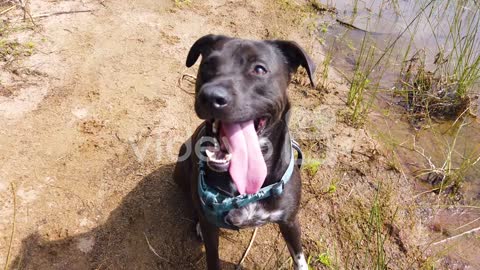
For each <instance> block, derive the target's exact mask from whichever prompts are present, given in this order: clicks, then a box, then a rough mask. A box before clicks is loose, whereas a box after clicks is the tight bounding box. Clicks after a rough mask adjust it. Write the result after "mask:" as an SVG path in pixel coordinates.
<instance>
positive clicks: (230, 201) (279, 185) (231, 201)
mask: <svg viewBox="0 0 480 270" xmlns="http://www.w3.org/2000/svg"><path fill="white" fill-rule="evenodd" d="M291 147H292V152H291V155H290V162H289V164H288V167H287V170H286V171H285V173H284V174H283V176H282V178H281V179H280V181H278V182H276V183H274V184H271V185H268V186H266V187H263V188H261V189H260V190H259V191H258V192H257V193H255V194H243V195H239V196H236V197H229V196H226V195H224V194H222V193H220V192H219V191H218V190H216V189H214V188H211V187H209V186H208V185H207V183H206V181H205V176H206V171H205V166H206V162H205V161H204V160H202V159H200V160H199V163H198V166H199V175H198V195H199V197H200V201H201V204H202V209H203V211H204V214H205V216H206V217H207V219H208V220H209V221H210V222H211V223H214V224H216V225H217V226H219V227H223V228H228V229H238V228H237V227H236V226H233V225H231V224H228V223H227V222H226V221H225V216H226V215H227V214H228V212H230V210H232V209H237V208H242V207H244V206H246V205H247V204H249V203H253V202H256V201H259V200H262V199H265V198H268V197H270V196H272V195H273V196H278V195H280V194H282V193H283V190H284V188H285V184H286V183H287V182H288V181H289V180H290V178H291V177H292V174H293V170H294V165H295V156H294V152H293V149H295V150H296V151H297V166H298V168H300V167H301V165H302V160H303V155H302V151H301V150H300V146H299V145H298V143H297V142H295V141H294V140H292V141H291Z"/></svg>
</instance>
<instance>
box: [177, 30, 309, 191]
mask: <svg viewBox="0 0 480 270" xmlns="http://www.w3.org/2000/svg"><path fill="white" fill-rule="evenodd" d="M200 55H201V56H202V60H201V63H200V68H199V71H198V75H197V81H196V89H195V93H196V96H195V111H196V113H197V115H198V116H199V117H200V118H201V119H206V120H209V122H210V123H211V125H212V131H213V134H214V137H215V138H216V139H218V140H219V141H220V142H219V143H218V144H217V145H219V147H217V148H216V149H212V150H211V151H207V155H208V156H209V162H208V164H209V166H210V168H212V169H214V170H216V171H227V170H229V171H230V174H231V176H232V178H233V180H234V182H235V184H236V185H237V188H238V190H239V192H240V193H245V192H246V193H253V192H255V191H256V190H257V191H258V189H259V188H260V186H261V184H262V183H263V181H264V179H265V175H266V173H267V172H266V166H265V161H264V159H263V157H262V149H260V147H259V142H258V138H259V137H265V136H264V135H265V134H263V132H264V131H266V130H271V129H270V128H273V127H274V126H275V124H276V123H278V121H280V120H281V119H282V116H284V115H285V113H286V110H288V109H289V104H288V97H287V86H288V84H289V81H290V78H291V75H292V73H294V72H295V71H296V70H297V68H298V67H299V66H302V67H304V68H305V69H306V71H307V73H308V76H309V78H310V82H311V84H312V85H314V78H313V76H314V71H315V65H314V64H313V62H312V60H311V59H310V57H308V55H307V54H306V53H305V51H304V50H303V49H302V48H301V47H300V46H299V45H298V44H296V43H295V42H292V41H281V40H268V41H253V40H243V39H236V38H230V37H226V36H219V35H207V36H204V37H202V38H200V39H199V40H197V41H196V42H195V43H194V44H193V46H192V48H191V49H190V52H189V53H188V57H187V62H186V65H187V67H191V66H192V65H194V64H195V62H196V61H197V59H198V58H199V56H200ZM232 155H233V158H232ZM230 160H232V162H230ZM257 165H258V166H257ZM245 168H248V170H247V169H245ZM259 185H260V186H259Z"/></svg>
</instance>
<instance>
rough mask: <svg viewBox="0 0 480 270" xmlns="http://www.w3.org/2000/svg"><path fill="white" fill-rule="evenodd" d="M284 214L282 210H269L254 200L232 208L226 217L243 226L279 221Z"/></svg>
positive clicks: (230, 221)
mask: <svg viewBox="0 0 480 270" xmlns="http://www.w3.org/2000/svg"><path fill="white" fill-rule="evenodd" d="M283 216H284V213H283V211H282V210H267V209H265V207H264V206H263V205H262V204H261V203H258V202H254V203H250V204H248V205H247V206H245V207H242V208H238V209H233V210H230V212H229V213H228V214H227V216H226V217H225V219H226V221H227V222H228V223H230V224H232V225H234V226H236V227H239V228H242V227H257V226H261V225H264V224H266V223H272V222H278V221H280V220H282V218H283Z"/></svg>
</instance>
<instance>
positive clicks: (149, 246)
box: [143, 232, 173, 264]
mask: <svg viewBox="0 0 480 270" xmlns="http://www.w3.org/2000/svg"><path fill="white" fill-rule="evenodd" d="M143 235H144V236H145V240H146V241H147V245H148V248H149V249H150V251H152V252H153V254H155V256H157V257H158V258H159V259H161V260H163V261H166V262H168V263H170V264H173V263H172V262H171V261H169V260H167V259H166V258H164V257H162V256H160V255H158V253H157V251H156V250H155V249H154V248H153V247H152V245H150V241H148V237H147V234H146V233H145V232H143Z"/></svg>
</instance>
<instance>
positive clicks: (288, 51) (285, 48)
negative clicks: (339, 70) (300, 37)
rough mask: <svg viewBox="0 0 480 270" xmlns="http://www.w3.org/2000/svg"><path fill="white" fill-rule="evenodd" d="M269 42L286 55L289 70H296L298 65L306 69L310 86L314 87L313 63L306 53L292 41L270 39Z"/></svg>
mask: <svg viewBox="0 0 480 270" xmlns="http://www.w3.org/2000/svg"><path fill="white" fill-rule="evenodd" d="M271 43H272V44H273V45H274V46H276V47H277V48H278V49H279V50H280V51H281V52H282V53H283V55H284V56H285V57H286V59H287V61H288V66H289V67H290V72H292V73H294V72H296V71H297V68H298V66H302V67H304V68H305V70H307V74H308V77H309V78H310V83H311V84H312V87H315V68H316V67H315V64H314V63H313V61H312V59H311V58H310V57H309V56H308V54H307V53H306V52H305V51H304V50H303V49H302V47H300V45H298V44H297V43H296V42H294V41H285V40H272V41H271Z"/></svg>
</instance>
